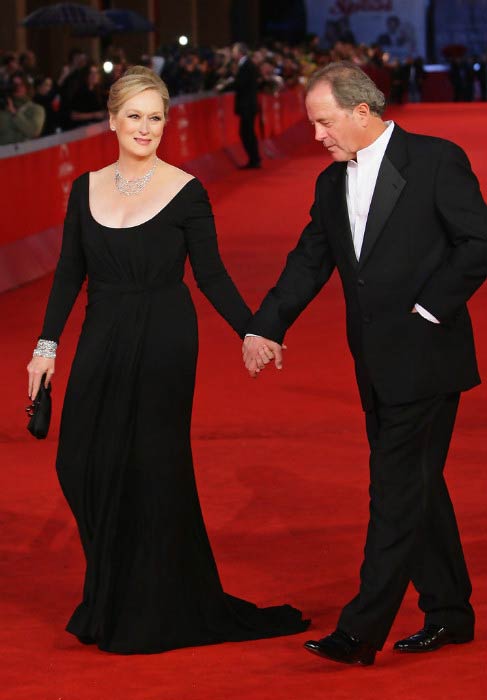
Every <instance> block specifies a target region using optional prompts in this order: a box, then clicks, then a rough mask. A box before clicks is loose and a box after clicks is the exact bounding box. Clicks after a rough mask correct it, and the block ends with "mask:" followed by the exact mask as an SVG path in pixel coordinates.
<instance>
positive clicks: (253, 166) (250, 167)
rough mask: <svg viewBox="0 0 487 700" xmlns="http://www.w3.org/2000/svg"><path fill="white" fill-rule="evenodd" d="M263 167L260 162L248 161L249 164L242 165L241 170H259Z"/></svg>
mask: <svg viewBox="0 0 487 700" xmlns="http://www.w3.org/2000/svg"><path fill="white" fill-rule="evenodd" d="M261 167H262V165H261V164H260V163H247V165H240V166H239V170H258V169H259V168H261Z"/></svg>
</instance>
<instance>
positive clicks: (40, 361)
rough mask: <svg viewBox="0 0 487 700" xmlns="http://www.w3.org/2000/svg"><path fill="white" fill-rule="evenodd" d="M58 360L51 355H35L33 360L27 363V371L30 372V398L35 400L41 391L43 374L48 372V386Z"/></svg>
mask: <svg viewBox="0 0 487 700" xmlns="http://www.w3.org/2000/svg"><path fill="white" fill-rule="evenodd" d="M55 363H56V360H54V358H51V357H33V358H32V360H31V361H30V362H29V364H28V365H27V372H28V373H29V398H30V399H31V401H34V399H35V397H36V396H37V392H38V391H39V387H40V385H41V379H42V375H43V374H46V375H47V376H46V383H45V386H46V387H47V386H48V384H49V383H50V381H51V377H52V375H53V374H54V366H55Z"/></svg>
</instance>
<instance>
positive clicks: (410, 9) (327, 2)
mask: <svg viewBox="0 0 487 700" xmlns="http://www.w3.org/2000/svg"><path fill="white" fill-rule="evenodd" d="M426 5H427V3H426V2H425V0H306V9H307V28H308V32H309V33H312V34H316V35H317V36H318V37H319V38H320V44H321V46H323V47H324V48H331V47H332V46H333V45H334V44H335V43H336V42H337V41H344V42H347V43H356V44H368V45H371V44H379V45H380V46H381V47H382V48H383V49H384V51H387V52H388V53H389V54H390V55H391V57H393V58H398V59H405V58H408V57H410V56H411V57H413V58H414V57H416V56H423V57H424V56H425V45H426Z"/></svg>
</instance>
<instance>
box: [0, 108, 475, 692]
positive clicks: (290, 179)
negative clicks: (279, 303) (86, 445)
mask: <svg viewBox="0 0 487 700" xmlns="http://www.w3.org/2000/svg"><path fill="white" fill-rule="evenodd" d="M393 116H394V118H395V119H397V121H398V122H399V123H400V124H401V125H402V126H404V127H405V128H408V129H411V130H415V131H419V132H423V133H436V134H438V135H441V136H445V137H449V138H451V139H453V140H455V141H457V142H458V143H460V144H461V145H462V146H463V147H464V148H465V149H466V150H467V152H468V154H469V156H470V158H471V160H472V164H473V167H474V169H475V170H476V172H477V173H478V175H479V177H480V178H481V181H482V184H483V187H484V193H485V194H486V195H487V141H486V139H485V121H486V116H487V109H486V107H485V106H484V105H476V104H474V105H419V106H416V105H414V106H409V107H405V108H403V109H397V110H395V111H394V113H393ZM303 129H305V130H308V129H309V127H307V126H304V127H303ZM308 138H309V141H308V142H307V143H306V144H303V145H302V147H301V148H300V149H299V150H298V151H296V150H295V149H296V142H297V139H296V140H295V143H294V145H293V149H290V150H289V152H291V150H292V151H293V152H294V156H293V157H292V158H290V157H288V156H287V155H286V152H287V145H286V144H283V146H282V151H281V153H280V157H279V158H276V159H274V160H273V161H266V162H265V167H264V168H263V169H262V170H261V171H250V172H235V173H234V174H232V175H231V176H230V177H228V178H227V179H226V180H225V181H215V182H213V183H211V184H210V185H209V192H210V196H211V198H212V202H213V206H214V209H215V215H216V220H217V225H218V230H219V234H220V245H221V249H222V254H223V257H224V259H225V261H226V263H227V266H228V269H229V271H230V272H231V274H232V276H233V277H234V278H235V280H236V282H237V284H238V285H239V287H240V289H241V291H242V293H243V294H244V296H245V297H246V298H247V299H248V301H249V303H250V304H251V305H252V306H253V307H254V308H255V307H256V305H257V304H258V302H259V300H260V299H261V297H262V295H263V294H264V293H265V291H267V289H268V288H269V286H270V285H271V284H272V283H273V282H274V281H275V278H276V276H277V274H278V273H279V271H280V268H281V266H282V264H283V261H284V257H285V254H286V252H287V251H288V249H289V248H290V246H291V245H293V243H294V241H295V240H296V238H297V236H298V234H299V232H300V230H301V228H302V226H303V225H304V223H305V222H306V219H307V212H308V210H309V206H310V204H311V198H312V194H313V185H314V179H315V176H316V175H317V173H318V172H319V171H320V170H321V169H322V168H323V167H324V166H325V165H326V157H325V154H324V153H323V151H322V150H321V149H320V146H319V145H318V144H313V142H312V134H311V131H310V132H309V134H308ZM189 279H190V283H191V288H192V292H193V293H194V298H195V301H196V304H197V307H198V313H199V325H200V335H201V343H200V344H201V353H200V362H199V369H198V385H197V393H196V399H195V409H194V421H193V445H194V456H195V464H196V469H197V478H198V484H199V489H200V495H201V500H202V505H203V510H204V513H205V518H206V522H207V525H208V530H209V533H210V537H211V540H212V544H213V547H214V552H215V556H216V559H217V561H218V564H219V568H220V573H221V577H222V580H223V582H224V584H225V588H226V589H227V590H228V591H229V592H232V593H235V594H236V595H241V596H243V597H247V598H249V599H252V600H255V601H256V602H258V603H260V604H263V605H264V604H265V605H268V604H272V603H280V602H283V601H289V602H291V603H293V604H295V605H297V606H299V607H302V608H303V609H304V611H305V612H306V614H307V615H310V616H311V617H312V618H313V627H312V630H311V631H310V632H309V633H306V634H303V635H299V636H296V637H287V638H281V639H275V640H265V641H260V642H252V643H245V644H225V645H220V646H214V647H203V648H196V649H184V650H179V651H175V652H170V653H166V654H162V655H155V656H149V657H141V656H138V657H119V656H114V655H107V654H104V653H102V652H99V651H98V650H97V649H94V648H92V647H85V646H81V645H79V644H77V643H76V641H75V640H74V639H73V638H72V637H71V636H70V635H68V634H66V633H65V632H64V631H63V626H64V624H65V622H66V619H67V617H68V616H69V614H70V613H71V610H72V608H73V606H74V605H75V603H76V601H77V600H78V598H79V596H80V586H81V574H82V567H83V562H82V558H81V557H82V555H81V550H80V547H79V544H78V541H77V534H76V531H75V528H74V525H73V522H72V520H71V517H70V515H69V513H68V510H67V507H66V505H65V503H64V500H63V498H62V495H61V493H60V489H59V486H58V485H57V481H56V477H55V473H54V466H53V463H54V456H55V436H56V432H57V424H58V420H59V410H60V403H61V397H62V393H63V388H64V386H65V382H66V377H67V371H68V367H69V361H70V358H71V357H72V353H73V350H74V344H75V341H76V336H77V332H78V329H79V324H80V320H81V318H82V312H83V300H82V299H81V300H80V301H79V303H78V305H77V307H76V310H75V312H74V313H73V316H72V319H71V320H70V322H69V324H68V327H67V329H66V332H65V335H64V336H63V340H62V344H61V347H60V352H59V361H58V367H57V375H56V378H55V384H54V404H55V416H54V425H53V430H52V432H51V435H50V437H49V439H48V440H47V441H46V442H36V441H34V440H33V439H32V438H31V437H30V436H29V435H28V433H27V431H26V430H25V424H26V420H25V416H24V412H23V409H24V406H25V405H27V399H26V395H25V390H26V373H25V365H26V364H27V362H28V357H29V355H30V353H31V350H32V345H33V343H34V341H35V338H36V336H37V334H38V332H39V328H40V324H41V316H42V312H43V308H44V305H45V302H46V297H47V293H48V289H49V284H50V279H43V280H40V281H38V282H36V283H34V284H31V285H29V286H26V287H23V288H21V289H18V290H16V291H14V292H9V293H6V294H4V295H2V296H1V297H0V314H1V319H2V331H3V341H4V342H3V344H2V357H3V360H4V362H3V371H2V402H1V406H2V408H1V409H0V410H1V418H0V439H1V453H2V458H1V466H2V471H1V474H2V488H1V489H0V526H1V533H2V535H1V552H0V566H1V575H0V586H1V592H0V606H1V618H0V619H1V620H2V624H1V626H0V668H1V672H0V674H1V682H0V698H2V700H3V698H5V700H14V699H15V700H58V699H60V698H62V700H103V699H105V698H109V699H110V700H111V699H112V698H113V699H114V700H115V699H116V700H203V699H204V700H244V699H245V700H318V699H319V700H324V699H332V700H335V699H336V700H338V699H340V700H341V699H343V700H350V699H351V698H357V699H359V700H376V699H377V698H383V699H384V700H426V699H428V700H436V699H438V700H439V699H440V698H441V699H442V700H443V699H447V700H465V698H469V700H476V699H477V698H478V699H479V700H480V698H484V697H485V694H486V689H487V688H486V672H485V658H486V651H487V643H486V637H487V626H486V602H487V569H486V567H485V549H486V547H485V544H486V536H485V531H486V529H487V520H486V516H485V470H486V463H487V447H486V445H487V411H486V407H487V403H486V399H487V389H486V388H485V386H482V387H479V388H477V389H475V390H473V391H471V392H469V393H467V394H466V395H465V396H464V397H463V400H462V403H461V408H460V413H459V417H458V422H457V430H456V432H455V436H454V440H453V444H452V448H451V457H450V461H449V466H448V473H447V477H448V481H449V484H450V488H451V491H452V496H453V499H454V502H455V505H456V510H457V515H458V519H459V522H460V527H461V531H462V535H463V541H464V545H465V551H466V555H467V559H468V562H469V566H470V571H471V574H472V579H473V584H474V597H473V602H474V605H475V607H476V611H477V616H478V627H477V640H476V641H475V642H474V643H473V644H469V645H464V646H461V647H449V648H445V649H443V650H441V651H439V652H437V653H434V654H430V655H424V656H413V655H411V656H399V655H393V653H392V651H391V646H392V642H393V641H394V639H397V638H399V637H401V636H403V635H404V634H407V633H410V632H413V631H415V630H416V629H417V628H419V627H420V626H421V616H420V613H419V612H418V610H417V609H416V602H415V596H414V593H413V592H412V591H410V592H409V593H408V596H407V599H406V600H405V602H404V605H403V607H402V609H401V612H400V614H399V616H398V618H397V620H396V623H395V625H394V629H393V634H392V635H391V638H390V640H389V642H388V644H387V646H386V648H385V650H384V652H383V653H381V654H379V655H378V657H377V662H376V665H375V666H373V667H371V668H369V669H358V668H348V667H345V666H338V665H333V664H332V663H327V662H326V661H322V660H320V659H318V658H314V657H312V656H310V655H309V654H307V653H306V652H305V651H303V650H302V643H303V642H304V641H305V640H306V639H307V638H308V637H313V636H319V635H321V633H324V632H327V631H329V630H330V629H331V628H332V627H333V626H334V624H335V621H336V617H337V614H338V611H339V609H340V606H341V605H342V604H343V603H344V602H346V601H347V600H348V599H349V598H350V597H351V596H352V595H353V594H354V593H355V590H356V585H357V572H358V567H359V564H360V559H361V550H362V546H363V539H364V533H365V526H366V519H367V481H368V480H367V447H366V443H365V437H364V431H363V425H362V423H363V421H362V415H361V411H360V408H359V404H358V397H357V390H356V388H355V384H354V379H353V372H352V363H351V359H350V357H349V355H348V351H347V349H346V344H345V334H344V320H343V300H342V295H341V289H340V284H339V282H338V280H337V279H336V277H334V278H333V279H332V280H331V281H330V283H329V284H328V286H327V288H325V290H324V291H323V293H322V294H321V295H320V296H319V297H318V298H317V299H316V300H315V301H314V302H313V303H312V304H311V306H310V307H309V309H308V310H307V312H306V313H305V314H304V315H303V316H302V317H301V318H300V319H299V320H298V322H297V323H296V324H295V326H294V327H293V329H292V330H291V331H290V333H289V335H288V338H287V344H288V346H289V349H288V351H287V353H286V356H285V367H284V369H283V371H282V372H280V373H278V372H276V371H274V370H273V369H268V370H266V372H265V373H264V375H262V376H260V377H259V378H258V379H257V380H251V379H249V378H248V377H247V376H246V375H245V373H244V371H243V369H242V368H241V364H240V363H241V359H240V343H239V341H238V339H237V338H236V337H234V335H233V333H232V332H231V331H230V330H229V329H228V328H227V327H226V326H225V324H224V322H223V321H222V320H221V319H220V318H219V317H218V316H217V315H216V314H215V312H214V311H213V309H212V308H211V307H210V306H209V304H208V303H207V302H206V300H205V299H203V298H202V297H201V295H200V294H199V293H198V292H197V290H195V288H194V284H193V283H192V280H191V277H190V276H189ZM486 304H487V286H484V288H482V289H481V291H480V292H479V293H478V294H477V295H476V296H475V297H474V298H473V300H472V302H471V305H470V307H471V311H472V316H473V320H474V325H475V328H476V338H477V347H478V354H479V361H480V369H481V373H482V374H483V376H484V378H487V319H486V314H485V308H486ZM345 472H346V474H347V479H345V478H343V474H344V473H345Z"/></svg>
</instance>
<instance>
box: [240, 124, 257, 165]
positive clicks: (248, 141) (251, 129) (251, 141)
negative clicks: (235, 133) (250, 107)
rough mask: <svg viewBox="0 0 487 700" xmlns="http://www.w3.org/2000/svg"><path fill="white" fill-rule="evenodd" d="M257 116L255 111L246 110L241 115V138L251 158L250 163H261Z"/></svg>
mask: <svg viewBox="0 0 487 700" xmlns="http://www.w3.org/2000/svg"><path fill="white" fill-rule="evenodd" d="M256 116H257V115H256V113H255V112H244V113H242V114H241V115H240V127H239V134H240V140H241V141H242V145H243V147H244V149H245V152H246V154H247V157H248V159H249V161H248V164H249V165H259V164H260V154H259V142H258V140H257V134H256V133H255V117H256Z"/></svg>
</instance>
